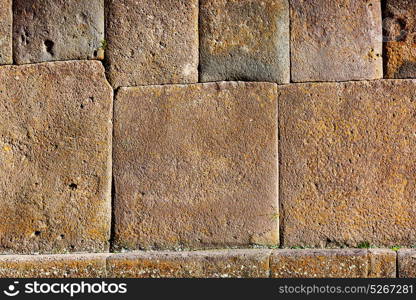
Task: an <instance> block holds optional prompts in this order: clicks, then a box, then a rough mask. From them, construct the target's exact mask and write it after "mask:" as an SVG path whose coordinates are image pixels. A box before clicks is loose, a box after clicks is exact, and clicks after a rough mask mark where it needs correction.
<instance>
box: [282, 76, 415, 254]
mask: <svg viewBox="0 0 416 300" xmlns="http://www.w3.org/2000/svg"><path fill="white" fill-rule="evenodd" d="M279 92H280V96H279V120H280V121H279V134H280V140H279V150H280V153H279V156H280V157H281V162H280V179H279V181H280V198H279V200H280V203H281V208H282V211H281V228H282V231H283V232H282V234H283V244H284V245H285V246H299V245H304V246H318V247H325V246H340V245H347V246H354V247H355V246H357V245H359V244H361V243H365V242H369V243H370V244H372V245H376V246H383V245H388V246H394V245H413V244H415V243H416V230H415V228H416V218H415V216H416V213H415V210H414V206H415V201H416V200H415V199H416V183H415V182H416V172H415V164H416V157H415V155H414V149H415V147H416V135H415V132H416V125H415V124H416V81H414V80H379V81H363V82H348V83H311V84H293V85H290V86H284V87H282V88H281V89H279Z"/></svg>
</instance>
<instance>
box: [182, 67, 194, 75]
mask: <svg viewBox="0 0 416 300" xmlns="http://www.w3.org/2000/svg"><path fill="white" fill-rule="evenodd" d="M193 70H194V68H193V66H192V65H191V64H186V65H185V67H184V68H183V70H182V74H183V75H184V76H188V75H191V74H192V72H193Z"/></svg>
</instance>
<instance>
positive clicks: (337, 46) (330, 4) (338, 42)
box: [290, 0, 383, 82]
mask: <svg viewBox="0 0 416 300" xmlns="http://www.w3.org/2000/svg"><path fill="white" fill-rule="evenodd" d="M290 4H291V34H290V36H291V73H292V81H294V82H305V81H347V80H357V79H375V78H382V77H383V66H382V57H381V53H382V29H381V28H382V25H381V7H380V0H337V1H333V0H315V1H310V0H291V1H290Z"/></svg>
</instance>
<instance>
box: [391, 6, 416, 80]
mask: <svg viewBox="0 0 416 300" xmlns="http://www.w3.org/2000/svg"><path fill="white" fill-rule="evenodd" d="M383 15H384V20H383V29H384V35H385V37H384V38H385V59H386V77H387V78H416V1H414V0H386V1H385V7H384V11H383Z"/></svg>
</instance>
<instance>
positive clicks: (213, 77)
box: [199, 0, 290, 83]
mask: <svg viewBox="0 0 416 300" xmlns="http://www.w3.org/2000/svg"><path fill="white" fill-rule="evenodd" d="M199 19H200V25H199V28H200V30H199V32H200V68H201V75H200V78H201V80H202V81H203V82H206V81H219V80H246V81H247V80H248V81H250V80H254V81H274V82H278V83H288V82H289V80H290V62H289V4H288V1H287V0H265V1H258V0H240V1H227V0H202V1H200V17H199Z"/></svg>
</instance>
